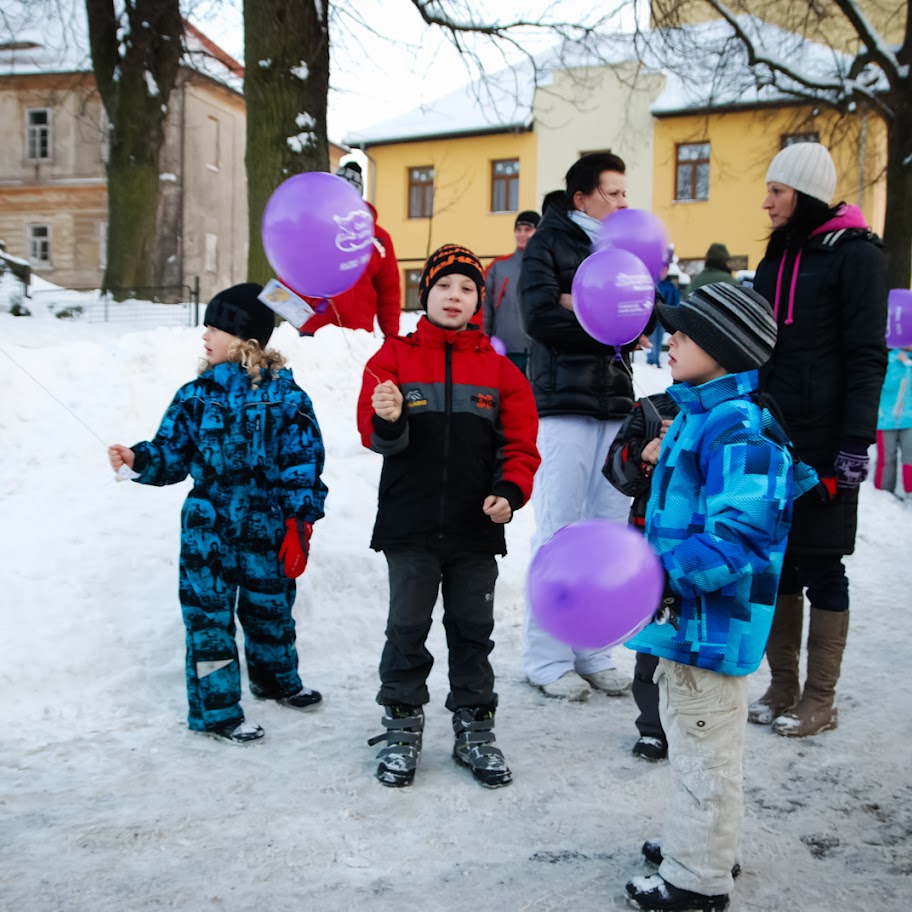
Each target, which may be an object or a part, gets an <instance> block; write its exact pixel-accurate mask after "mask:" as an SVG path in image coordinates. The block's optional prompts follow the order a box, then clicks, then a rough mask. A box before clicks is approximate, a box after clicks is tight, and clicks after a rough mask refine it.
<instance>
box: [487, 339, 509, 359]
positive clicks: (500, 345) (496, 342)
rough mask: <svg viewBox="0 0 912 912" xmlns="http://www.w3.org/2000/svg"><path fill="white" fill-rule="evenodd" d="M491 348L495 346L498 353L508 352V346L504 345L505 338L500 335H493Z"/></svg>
mask: <svg viewBox="0 0 912 912" xmlns="http://www.w3.org/2000/svg"><path fill="white" fill-rule="evenodd" d="M491 348H493V349H494V351H496V352H497V354H498V355H505V354H506V353H507V346H506V345H504V341H503V339H501V338H500V337H498V336H491Z"/></svg>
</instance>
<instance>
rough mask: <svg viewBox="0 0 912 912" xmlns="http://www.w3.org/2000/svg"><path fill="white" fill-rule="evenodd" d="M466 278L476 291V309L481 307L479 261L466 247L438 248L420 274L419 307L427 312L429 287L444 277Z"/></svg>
mask: <svg viewBox="0 0 912 912" xmlns="http://www.w3.org/2000/svg"><path fill="white" fill-rule="evenodd" d="M453 273H458V274H459V275H464V276H468V277H469V278H470V279H471V280H472V281H473V282H474V283H475V287H476V288H477V289H478V307H476V308H475V312H476V313H478V308H480V307H481V299H482V297H483V296H484V270H483V269H482V268H481V261H480V260H479V259H478V257H477V256H475V254H474V253H472V251H471V250H469V248H468V247H462V246H460V245H459V244H444V245H443V247H438V248H437V249H436V250H435V251H434V252H433V253H432V254H431V255H430V256H429V257H428V259H427V262H426V263H425V264H424V270H423V272H422V273H421V280H420V281H419V282H418V299H419V300H420V301H421V306H422V307H423V308H424V309H425V310H427V299H428V292H429V291H430V290H431V286H432V285H433V284H434V283H435V282H436V281H437V280H438V279H442V278H443V277H444V276H445V275H452V274H453Z"/></svg>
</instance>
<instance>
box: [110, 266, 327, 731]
mask: <svg viewBox="0 0 912 912" xmlns="http://www.w3.org/2000/svg"><path fill="white" fill-rule="evenodd" d="M262 290H263V289H262V286H260V285H257V284H255V283H253V282H248V283H244V284H242V285H234V286H233V287H231V288H226V289H225V290H224V291H220V292H219V293H218V294H216V295H215V297H214V298H213V299H212V300H211V301H210V302H209V304H208V306H207V308H206V315H205V317H204V318H203V322H204V323H205V324H206V332H205V333H204V334H203V344H204V345H205V352H206V356H205V360H204V361H203V362H202V364H201V366H200V375H199V376H198V377H197V378H196V379H195V380H192V381H191V382H190V383H187V384H185V385H184V386H182V387H181V388H180V389H179V390H178V391H177V393H175V395H174V399H173V401H172V402H171V405H169V406H168V410H167V411H166V412H165V417H164V418H163V419H162V422H161V426H160V427H159V429H158V432H157V433H156V435H155V436H154V437H153V438H152V440H147V441H143V442H142V443H136V444H134V445H133V446H132V447H126V446H123V445H122V444H115V445H114V446H112V447H110V448H109V450H108V458H109V459H110V462H111V467H112V468H113V469H114V470H115V471H116V472H118V473H119V474H124V473H125V471H126V470H129V472H126V474H127V477H131V478H132V479H133V480H134V481H136V482H138V483H139V484H147V485H166V484H176V483H177V482H180V481H183V480H184V479H185V478H186V477H187V476H188V475H190V476H191V477H192V479H193V482H194V484H193V488H192V489H191V490H190V493H189V494H188V495H187V499H186V501H185V502H184V507H183V510H182V512H181V550H180V570H179V577H180V601H181V610H182V612H183V615H184V625H185V627H186V631H187V665H186V670H187V697H188V700H189V704H190V711H189V714H188V719H187V721H188V725H189V727H190V728H191V730H193V731H198V732H204V733H206V734H209V735H212V736H214V737H216V738H220V739H222V740H224V741H228V742H231V743H233V744H248V743H250V742H253V741H257V740H259V739H260V738H262V737H263V729H262V728H261V727H260V726H259V725H253V724H251V723H249V722H245V720H244V712H243V710H242V709H241V702H240V701H241V672H240V665H239V661H238V649H237V643H236V641H235V620H234V619H235V610H236V611H237V617H238V620H239V621H240V622H241V626H242V627H243V628H244V654H245V656H246V659H247V671H248V674H249V678H250V690H251V692H252V693H253V695H254V696H255V697H257V698H259V699H264V700H275V701H276V702H277V703H279V704H281V705H283V706H288V707H290V708H292V709H297V710H308V709H313V708H315V707H316V706H317V705H318V704H319V703H320V701H321V696H320V694H319V693H318V692H317V691H315V690H311V689H310V688H307V687H304V686H303V685H302V683H301V678H300V677H299V676H298V653H297V650H296V648H295V622H294V619H293V618H292V614H291V609H292V605H293V604H294V600H295V582H294V580H295V578H296V577H298V576H300V575H301V574H302V573H303V572H304V568H305V567H306V566H307V556H308V552H309V546H310V535H311V531H312V529H313V523H315V522H316V521H317V520H318V519H320V517H322V516H323V504H324V501H325V500H326V485H325V484H323V482H322V481H321V479H320V475H321V473H322V471H323V440H322V438H321V436H320V428H319V426H318V425H317V418H316V415H314V412H313V407H312V405H311V402H310V399H309V398H308V396H307V394H306V393H305V392H304V390H302V389H301V388H300V387H299V386H298V385H297V384H296V383H295V382H294V378H293V377H292V374H291V371H290V370H288V369H287V368H286V367H285V359H284V357H283V356H282V355H281V354H279V353H278V352H277V351H275V350H273V349H271V348H267V347H266V345H267V343H268V342H269V338H270V336H271V335H272V330H273V326H274V325H275V318H274V316H273V313H272V311H271V310H270V309H269V308H268V307H267V306H266V305H265V304H263V303H262V302H261V301H260V300H258V295H259V294H260V292H261V291H262Z"/></svg>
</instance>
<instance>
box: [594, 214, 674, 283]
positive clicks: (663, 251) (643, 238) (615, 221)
mask: <svg viewBox="0 0 912 912" xmlns="http://www.w3.org/2000/svg"><path fill="white" fill-rule="evenodd" d="M606 247H619V248H620V249H621V250H627V251H629V252H630V253H632V254H634V255H635V256H637V257H639V258H640V259H641V260H642V261H643V265H644V266H645V267H646V268H647V269H648V270H649V274H650V275H651V276H652V278H653V280H654V281H655V280H658V278H659V277H660V275H661V274H662V267H663V266H667V265H668V264H669V262H670V260H669V259H668V247H669V240H668V231H667V229H666V228H665V225H664V224H663V223H662V220H661V219H660V218H658V216H655V215H653V214H652V213H651V212H646V210H645V209H618V210H617V211H616V212H612V213H611V215H609V216H607V217H606V218H605V219H603V220H602V227H601V230H600V231H599V236H598V240H597V241H596V242H595V249H596V250H604V249H605V248H606Z"/></svg>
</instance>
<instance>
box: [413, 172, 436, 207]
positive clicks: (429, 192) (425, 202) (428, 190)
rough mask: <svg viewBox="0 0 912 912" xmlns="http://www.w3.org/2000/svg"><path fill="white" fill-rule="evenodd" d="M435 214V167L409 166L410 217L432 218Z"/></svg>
mask: <svg viewBox="0 0 912 912" xmlns="http://www.w3.org/2000/svg"><path fill="white" fill-rule="evenodd" d="M433 214H434V169H433V167H427V168H409V185H408V217H409V218H430V217H431V216H432V215H433Z"/></svg>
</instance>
